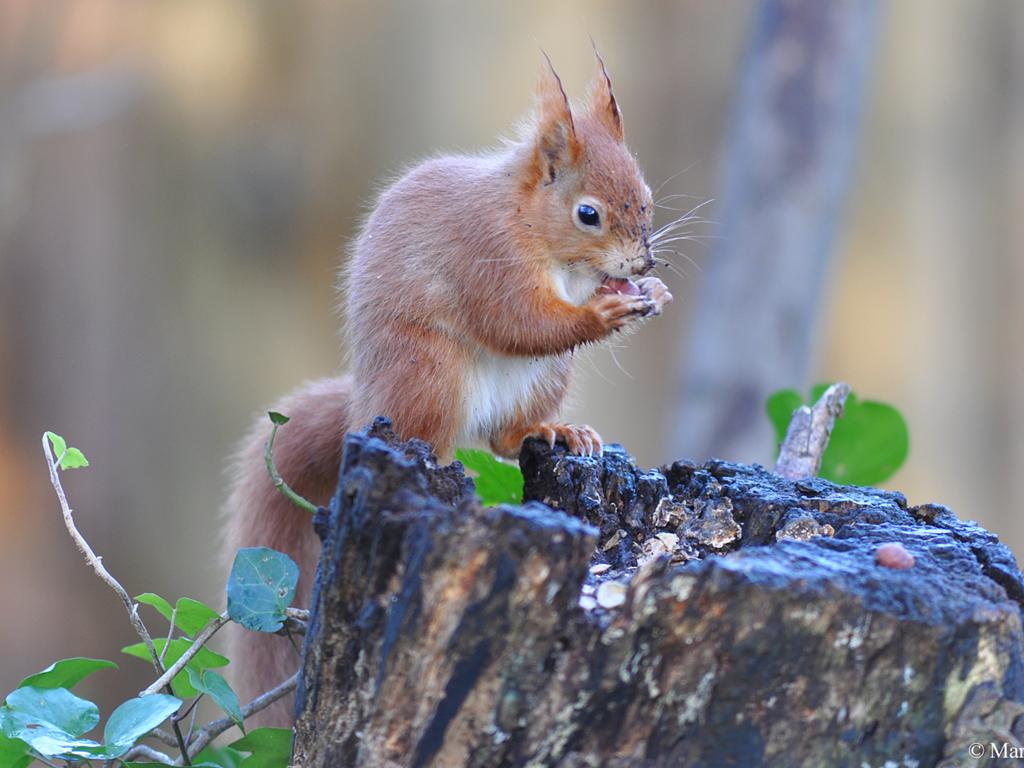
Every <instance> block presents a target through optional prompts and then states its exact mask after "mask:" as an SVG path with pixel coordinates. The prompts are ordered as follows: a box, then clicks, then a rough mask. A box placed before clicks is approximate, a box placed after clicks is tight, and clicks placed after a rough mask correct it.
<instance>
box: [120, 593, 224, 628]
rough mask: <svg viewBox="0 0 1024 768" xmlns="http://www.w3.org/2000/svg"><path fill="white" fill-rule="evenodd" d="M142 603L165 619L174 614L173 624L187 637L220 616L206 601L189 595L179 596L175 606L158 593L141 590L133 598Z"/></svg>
mask: <svg viewBox="0 0 1024 768" xmlns="http://www.w3.org/2000/svg"><path fill="white" fill-rule="evenodd" d="M135 599H136V600H138V601H139V602H140V603H142V604H144V605H150V606H152V607H153V608H156V610H157V611H158V612H159V613H160V615H161V616H163V617H164V618H165V619H167V621H170V620H171V616H174V625H175V626H176V627H177V628H178V629H180V630H181V631H182V632H184V633H185V634H186V635H188V636H189V637H195V636H196V635H197V634H198V633H199V631H200V630H202V628H203V627H205V626H206V625H207V624H209V623H210V622H211V621H213V620H214V619H216V618H218V617H219V616H220V614H219V613H217V611H215V610H213V608H211V607H210V606H208V605H206V603H202V602H200V601H198V600H193V599H192V598H191V597H179V598H178V602H177V605H176V606H175V608H173V609H172V608H171V604H170V603H169V602H167V600H165V599H164V598H162V597H160V595H155V594H153V593H152V592H143V593H142V594H141V595H138V596H136V598H135Z"/></svg>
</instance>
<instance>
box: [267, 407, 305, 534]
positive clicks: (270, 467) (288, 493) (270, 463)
mask: <svg viewBox="0 0 1024 768" xmlns="http://www.w3.org/2000/svg"><path fill="white" fill-rule="evenodd" d="M278 426H279V425H278V424H274V428H273V429H271V430H270V439H269V440H267V443H266V445H265V446H264V447H263V458H264V460H265V461H266V463H267V472H269V473H270V480H271V482H273V484H274V487H275V488H277V490H279V491H280V492H281V493H283V494H284V495H285V497H286V498H287V499H288V500H289V501H291V503H292V504H294V505H295V506H297V507H298V508H299V509H304V510H306V511H307V512H309V513H310V514H311V515H315V514H316V510H317V506H316V504H314V503H313V502H311V501H309V500H308V499H306V498H304V497H302V496H300V495H299V494H297V493H296V492H295V491H293V490H292V489H291V487H290V486H289V485H288V483H286V482H285V481H284V478H283V477H281V475H280V474H278V471H277V467H276V466H274V455H273V449H274V438H275V437H277V428H278Z"/></svg>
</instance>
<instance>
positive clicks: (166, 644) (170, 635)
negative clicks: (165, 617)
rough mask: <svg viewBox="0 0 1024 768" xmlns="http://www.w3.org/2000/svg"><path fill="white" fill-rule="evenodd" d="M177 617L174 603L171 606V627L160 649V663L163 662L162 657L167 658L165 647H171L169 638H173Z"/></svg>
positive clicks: (176, 607)
mask: <svg viewBox="0 0 1024 768" xmlns="http://www.w3.org/2000/svg"><path fill="white" fill-rule="evenodd" d="M177 618H178V606H177V605H175V606H174V607H173V608H171V628H170V629H168V630H167V640H166V641H165V642H164V649H163V650H162V651H160V663H161V664H163V663H164V659H166V658H167V649H168V648H170V647H171V640H172V639H173V638H174V622H175V621H176V620H177Z"/></svg>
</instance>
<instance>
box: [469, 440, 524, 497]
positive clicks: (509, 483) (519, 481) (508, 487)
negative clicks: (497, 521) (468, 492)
mask: <svg viewBox="0 0 1024 768" xmlns="http://www.w3.org/2000/svg"><path fill="white" fill-rule="evenodd" d="M455 458H456V459H458V460H459V461H461V462H462V464H463V465H464V466H465V467H466V469H468V470H470V471H471V472H472V473H473V474H474V480H475V482H476V493H477V495H478V496H479V497H480V502H481V503H482V504H484V505H485V506H488V507H493V506H494V505H495V504H522V503H523V473H522V472H520V471H519V467H517V466H516V465H515V464H511V463H508V462H505V461H501V460H500V459H498V458H497V457H495V456H493V455H491V454H490V453H488V452H487V451H481V450H478V449H476V448H457V449H456V450H455Z"/></svg>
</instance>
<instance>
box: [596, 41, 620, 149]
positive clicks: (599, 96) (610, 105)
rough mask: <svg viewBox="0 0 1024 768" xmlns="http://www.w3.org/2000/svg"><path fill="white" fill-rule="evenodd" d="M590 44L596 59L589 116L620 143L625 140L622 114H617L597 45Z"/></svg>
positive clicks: (617, 108) (609, 82)
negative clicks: (595, 119)
mask: <svg viewBox="0 0 1024 768" xmlns="http://www.w3.org/2000/svg"><path fill="white" fill-rule="evenodd" d="M590 42H591V43H592V44H594V58H595V59H597V71H596V72H595V73H594V80H593V82H591V84H590V114H591V115H593V116H594V117H595V118H597V120H598V121H600V123H601V125H603V126H604V127H605V128H606V129H607V130H608V132H609V133H611V135H612V136H613V137H614V138H615V139H617V140H618V141H622V140H623V139H624V138H625V132H624V131H623V129H622V113H621V112H619V103H618V102H617V101H615V94H614V93H612V79H611V78H610V77H608V70H607V69H605V66H604V59H602V58H601V54H600V53H598V52H597V45H596V44H595V43H594V41H593V40H591V41H590Z"/></svg>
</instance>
